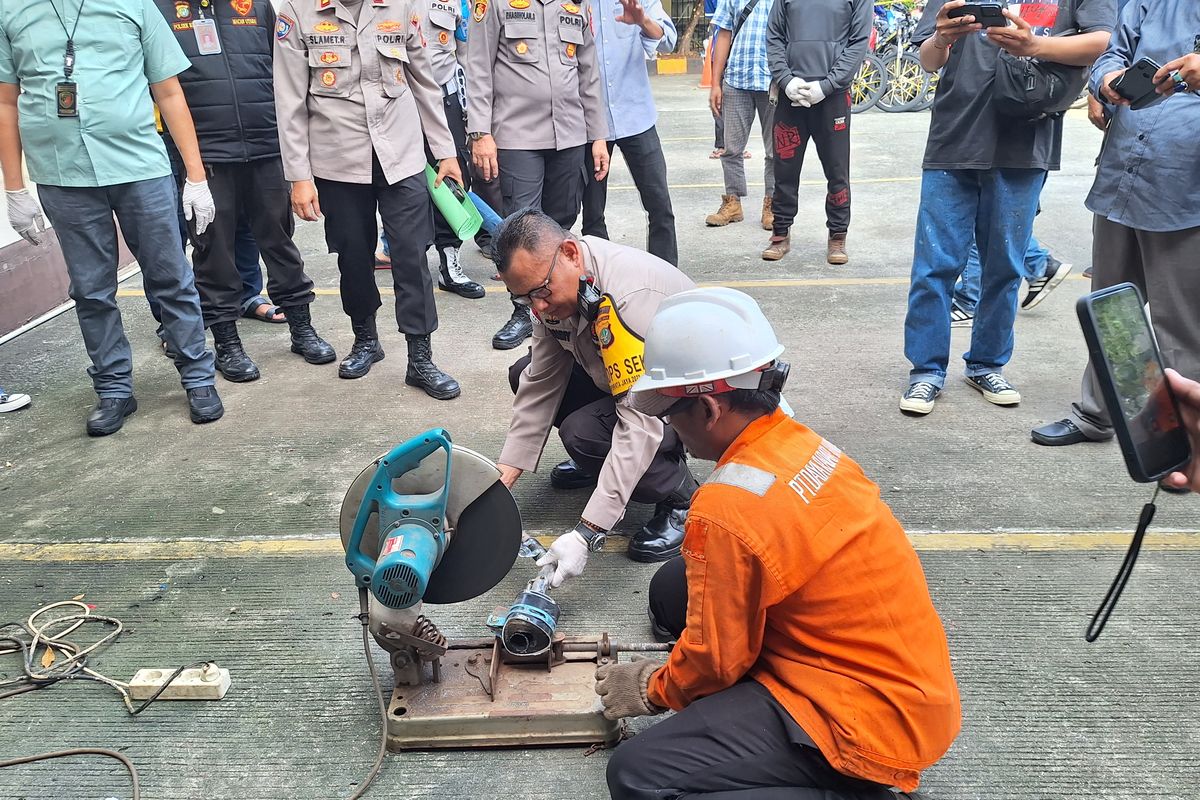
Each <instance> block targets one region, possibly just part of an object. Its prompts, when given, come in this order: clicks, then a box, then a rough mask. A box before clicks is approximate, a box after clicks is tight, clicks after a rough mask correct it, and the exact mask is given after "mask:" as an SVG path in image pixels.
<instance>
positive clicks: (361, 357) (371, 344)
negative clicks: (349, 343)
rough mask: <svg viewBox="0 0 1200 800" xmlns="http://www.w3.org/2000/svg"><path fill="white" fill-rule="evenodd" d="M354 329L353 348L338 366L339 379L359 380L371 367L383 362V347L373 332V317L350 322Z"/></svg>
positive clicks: (377, 335) (376, 334)
mask: <svg viewBox="0 0 1200 800" xmlns="http://www.w3.org/2000/svg"><path fill="white" fill-rule="evenodd" d="M350 327H352V328H353V329H354V346H353V347H351V348H350V354H349V355H347V356H346V357H345V358H343V359H342V363H341V364H338V377H339V378H361V377H362V376H363V375H366V374H367V373H368V372H370V371H371V365H372V364H374V363H376V362H377V361H383V345H381V344H380V343H379V334H378V333H376V331H375V315H374V314H372V315H371V316H370V317H367V318H366V319H364V320H359V321H358V322H353V321H352V322H351V323H350Z"/></svg>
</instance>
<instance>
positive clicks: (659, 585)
mask: <svg viewBox="0 0 1200 800" xmlns="http://www.w3.org/2000/svg"><path fill="white" fill-rule="evenodd" d="M650 612H651V614H652V616H653V617H654V619H655V621H656V622H657V623H658V624H659V625H660V626H662V627H664V628H667V629H668V630H670V631H671V633H672V634H673V635H674V636H676V637H678V636H679V635H680V634H682V633H683V628H684V623H685V621H686V618H687V577H686V574H685V570H684V561H683V557H682V556H677V557H675V558H673V559H671V560H670V561H668V562H667V563H665V564H663V565H662V566H661V567H660V568H659V570H658V572H656V573H655V575H654V578H653V579H652V580H651V581H650ZM608 790H609V792H610V793H611V794H612V796H613V798H614V800H642V799H643V798H645V799H646V800H649V798H655V799H656V800H658V799H660V798H680V797H687V798H698V797H704V798H709V799H710V800H716V798H741V799H742V800H773V799H775V798H777V799H778V800H894V798H895V795H893V794H892V793H891V792H890V791H889V790H888V788H887V787H885V786H882V785H880V784H877V783H873V782H871V781H864V780H860V779H858V778H851V777H849V776H848V775H843V774H842V773H840V772H838V771H837V770H835V769H834V768H833V767H831V766H830V765H829V762H828V761H827V760H826V758H825V756H824V755H822V754H821V751H820V750H818V749H817V748H816V746H815V745H814V744H813V741H812V738H811V737H809V735H808V734H807V733H805V732H804V729H803V728H801V727H800V726H799V725H798V724H797V723H796V721H795V720H794V719H792V715H791V714H789V713H788V711H787V709H785V708H784V707H783V705H781V704H780V703H779V701H778V700H776V699H775V698H774V697H773V696H772V695H771V693H770V692H769V691H767V690H766V688H764V687H763V686H762V684H760V683H757V682H756V681H753V680H749V679H747V680H744V681H742V682H741V683H738V684H735V685H734V686H732V687H730V688H728V689H726V690H724V691H722V692H717V693H716V694H714V695H710V696H708V697H705V698H703V699H701V700H697V701H696V702H694V703H692V704H691V705H690V706H688V707H687V708H685V709H684V710H683V711H680V712H679V713H678V714H675V715H674V716H672V717H668V718H667V719H665V720H663V721H662V722H660V723H658V724H657V725H654V726H653V727H651V728H649V729H648V730H646V731H644V732H642V733H640V734H638V735H637V736H635V737H634V738H633V739H631V740H630V741H628V742H626V743H625V744H622V745H621V746H620V747H618V748H617V750H616V752H615V753H614V754H613V757H612V759H610V760H609V762H608Z"/></svg>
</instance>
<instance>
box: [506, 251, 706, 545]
mask: <svg viewBox="0 0 1200 800" xmlns="http://www.w3.org/2000/svg"><path fill="white" fill-rule="evenodd" d="M580 241H582V243H583V254H584V268H585V271H586V272H587V274H588V275H590V276H592V277H593V278H594V279H595V283H594V286H595V287H596V289H597V290H598V291H599V292H601V293H602V294H607V295H610V296H611V297H612V298H613V302H614V304H615V306H616V310H617V313H618V314H620V316H621V321H622V322H624V323H625V325H626V327H628V328H629V330H631V331H632V332H634V333H636V334H637V335H638V336H641V337H644V336H645V335H646V331H648V330H649V329H650V320H652V319H653V318H654V314H655V313H656V312H657V311H658V306H659V304H660V303H662V301H663V300H664V299H666V298H667V297H670V296H671V295H673V294H678V293H679V292H684V291H687V290H688V289H695V288H696V284H694V283H693V282H692V280H691V278H689V277H688V276H686V275H684V274H683V273H682V272H680V271H679V270H678V269H676V268H675V267H673V266H671V265H670V264H668V263H667V262H666V261H663V260H662V259H660V258H656V257H655V256H652V255H650V254H649V253H645V252H642V251H641V250H635V249H634V248H632V247H626V246H624V245H620V244H613V243H612V242H609V241H607V240H605V239H599V238H597V237H595V236H584V237H583V238H582V239H581V240H580ZM532 355H533V357H532V360H531V361H530V362H529V366H528V367H526V368H525V371H524V372H523V373H522V374H521V382H520V385H519V386H518V388H517V397H516V399H515V400H514V401H513V416H512V422H511V423H510V424H509V427H508V436H507V437H506V438H505V440H504V449H503V450H502V451H501V453H500V463H502V464H508V465H509V466H513V467H517V468H518V469H522V470H536V469H537V466H538V461H539V460H540V459H541V455H542V448H543V447H545V445H546V437H547V436H549V434H550V427H551V425H552V423H553V421H554V414H555V412H556V411H557V410H558V404H559V402H560V401H561V400H562V396H563V392H564V391H565V390H566V388H567V381H568V380H569V379H570V377H571V370H572V369H573V367H574V365H575V364H576V363H578V364H579V365H580V366H581V367H583V368H584V370H586V371H587V374H588V376H589V377H591V379H592V382H593V383H594V384H596V387H597V388H599V389H601V390H602V391H604V392H608V391H609V383H608V373H607V371H606V370H605V367H604V361H603V360H602V358H601V356H600V346H599V345H598V344H597V342H596V340H595V339H594V338H593V336H592V328H591V324H590V323H589V322H588V321H587V320H585V319H584V318H583V317H582V316H580V315H578V314H577V315H575V316H574V317H572V318H571V319H565V320H550V319H544V320H539V319H537V318H536V317H535V318H534V321H533V353H532ZM662 437H663V424H662V422H661V421H660V420H659V419H658V418H657V417H651V416H647V415H646V414H643V413H641V412H640V411H636V410H634V408H633V406H632V404H631V403H630V399H629V395H628V394H625V395H623V396H621V397H619V398H618V399H617V426H616V429H615V430H614V431H613V439H612V450H610V451H609V454H608V458H606V459H605V461H604V467H603V468H602V469H601V470H600V476H599V480H598V482H597V484H596V489H595V490H594V491H593V492H592V496H591V499H589V500H588V503H587V506H586V507H585V508H584V510H583V518H584V519H586V520H587V521H588V522H591V523H592V524H594V525H599V526H601V527H603V528H606V529H611V528H613V527H614V526H615V525H616V524H617V523H618V522H619V521H620V520H621V517H622V516H624V514H625V506H626V504H628V502H629V498H630V496H631V495H632V494H633V489H634V487H635V486H637V483H638V481H640V480H641V478H642V475H643V474H644V473H645V471H646V468H647V467H649V466H650V461H651V460H652V459H653V458H654V454H655V452H656V451H657V450H658V445H659V443H660V442H661V441H662Z"/></svg>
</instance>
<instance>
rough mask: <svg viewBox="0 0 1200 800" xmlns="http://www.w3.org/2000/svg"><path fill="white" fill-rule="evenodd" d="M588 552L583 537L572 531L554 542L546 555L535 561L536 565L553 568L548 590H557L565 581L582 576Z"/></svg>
mask: <svg viewBox="0 0 1200 800" xmlns="http://www.w3.org/2000/svg"><path fill="white" fill-rule="evenodd" d="M588 552H589V551H588V545H587V542H585V541H584V540H583V537H582V536H580V535H579V534H578V533H576V532H575V531H574V530H569V531H567V532H566V533H564V534H563V535H562V536H560V537H558V538H557V539H555V540H554V544H552V545H550V549H549V550H547V551H546V555H544V556H542V557H541V558H539V559H538V560H537V565H538V566H539V567H545V566H553V567H554V574H553V575H551V576H550V588H551V589H557V588H558V587H560V586H562V585H563V583H564V582H565V581H566V580H567V579H569V578H577V577H579V576H580V575H582V574H583V568H584V567H585V566H587V560H588Z"/></svg>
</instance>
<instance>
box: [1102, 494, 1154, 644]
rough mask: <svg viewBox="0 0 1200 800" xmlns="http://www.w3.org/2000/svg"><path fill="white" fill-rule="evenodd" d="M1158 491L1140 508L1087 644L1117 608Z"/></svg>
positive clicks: (1140, 545)
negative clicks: (1123, 559)
mask: <svg viewBox="0 0 1200 800" xmlns="http://www.w3.org/2000/svg"><path fill="white" fill-rule="evenodd" d="M1159 491H1160V487H1155V489H1154V496H1153V497H1151V498H1150V502H1149V503H1146V505H1144V506H1142V513H1141V515H1140V516H1139V517H1138V525H1137V530H1136V531H1134V532H1133V541H1131V542H1130V543H1129V550H1128V551H1126V553H1125V561H1124V562H1123V563H1122V564H1121V569H1119V570H1118V571H1117V576H1116V577H1115V578H1113V582H1112V585H1111V586H1109V587H1108V594H1106V595H1104V600H1103V602H1101V603H1100V607H1099V608H1097V609H1096V613H1095V614H1093V615H1092V622H1091V624H1090V625H1088V629H1087V634H1086V635H1085V638H1086V639H1087V640H1088V641H1089V642H1094V641H1096V640H1097V639H1099V638H1100V634H1101V632H1102V631H1103V630H1104V626H1105V625H1106V624H1107V623H1108V618H1109V617H1110V616H1112V612H1113V609H1115V608H1116V607H1117V601H1118V600H1120V599H1121V592H1123V591H1125V584H1126V583H1128V582H1129V576H1130V575H1132V574H1133V567H1134V565H1135V564H1137V560H1138V554H1139V553H1141V551H1142V541H1143V540H1144V539H1145V538H1146V529H1147V528H1149V527H1150V522H1151V521H1152V520H1153V519H1154V512H1155V511H1156V510H1157V507H1156V506H1155V505H1154V501H1155V500H1157V499H1158V493H1159Z"/></svg>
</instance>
